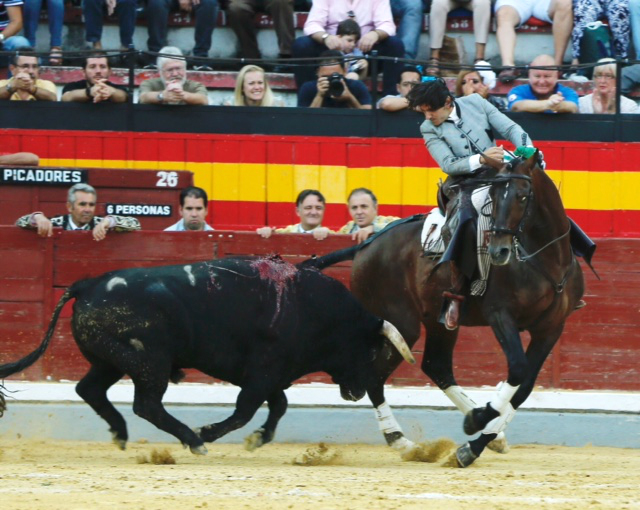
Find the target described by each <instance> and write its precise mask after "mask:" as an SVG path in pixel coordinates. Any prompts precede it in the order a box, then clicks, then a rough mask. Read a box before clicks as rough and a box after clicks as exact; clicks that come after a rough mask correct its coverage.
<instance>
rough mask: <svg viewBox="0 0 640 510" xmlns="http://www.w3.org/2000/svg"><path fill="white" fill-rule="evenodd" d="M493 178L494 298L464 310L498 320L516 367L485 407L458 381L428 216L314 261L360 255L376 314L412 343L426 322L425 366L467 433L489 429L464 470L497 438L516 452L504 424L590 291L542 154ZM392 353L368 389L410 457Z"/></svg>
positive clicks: (490, 290) (462, 460)
mask: <svg viewBox="0 0 640 510" xmlns="http://www.w3.org/2000/svg"><path fill="white" fill-rule="evenodd" d="M485 184H487V185H490V190H489V193H490V197H491V200H492V210H491V213H490V216H491V228H490V233H489V235H488V251H489V255H490V258H491V269H490V274H489V277H488V281H487V287H486V291H485V292H484V295H482V296H476V297H474V296H468V297H467V298H466V300H465V303H464V310H463V314H462V316H461V317H460V324H461V325H462V326H470V327H473V326H487V325H488V326H490V327H491V328H492V330H493V332H494V334H495V336H496V338H497V340H498V342H499V343H500V346H501V348H502V350H503V352H504V355H505V357H506V361H507V364H508V374H507V378H506V380H505V381H503V382H502V383H500V385H499V386H498V389H497V391H496V393H495V396H494V397H493V398H492V400H491V401H490V402H489V403H488V404H487V405H486V406H485V407H479V406H477V405H476V404H475V402H473V400H471V399H470V398H469V397H468V396H467V395H466V394H465V392H464V391H463V389H462V388H460V386H459V385H458V384H457V383H456V379H455V377H454V374H453V351H454V347H455V344H456V340H457V337H458V330H457V329H456V330H453V331H450V330H448V329H447V328H445V326H444V324H442V323H441V322H440V320H439V318H440V315H441V314H440V312H441V310H442V308H443V292H444V291H446V290H447V289H448V288H449V287H450V282H451V276H450V264H440V265H438V260H437V259H434V258H433V257H430V256H424V254H423V251H422V246H421V243H420V233H421V229H422V227H423V221H408V222H399V224H397V225H395V226H392V227H391V228H388V229H386V230H383V231H382V232H381V233H379V234H377V235H376V236H375V238H370V240H369V241H371V242H367V243H366V244H365V245H358V246H354V247H352V248H347V249H345V250H340V251H338V252H334V253H331V254H328V255H325V256H323V257H319V258H316V259H311V260H309V261H308V263H309V264H312V265H315V266H316V267H317V268H319V269H322V268H324V267H328V266H330V265H332V264H334V263H337V262H339V261H343V260H349V259H353V260H354V262H353V269H352V275H351V291H352V292H353V293H354V294H355V295H356V297H357V298H358V299H359V300H360V301H361V302H362V303H363V304H364V305H365V307H366V308H367V309H368V310H369V311H371V312H372V313H374V314H376V315H378V316H379V317H383V318H384V319H386V320H388V321H390V322H391V323H393V324H394V325H396V327H397V328H398V329H399V330H400V332H401V333H402V335H403V337H404V338H405V340H406V341H407V343H408V344H409V345H411V346H413V345H414V344H415V343H416V341H417V340H418V338H419V336H420V325H421V324H423V325H424V327H425V329H426V342H425V350H424V357H423V361H422V370H423V371H424V373H425V374H426V375H427V376H429V378H431V380H433V382H434V383H435V384H436V385H437V386H438V387H439V388H440V389H441V390H443V391H444V392H445V394H446V395H447V396H448V397H449V398H450V399H451V401H452V402H453V403H454V404H455V405H456V406H457V407H458V408H459V409H460V410H461V411H462V412H463V413H464V414H465V419H464V430H465V432H466V433H467V434H469V435H472V434H476V433H477V432H481V434H480V435H479V436H478V437H476V438H475V439H473V440H471V441H469V442H468V443H466V444H465V445H463V446H460V447H459V448H458V450H457V452H456V457H457V460H458V464H459V466H461V467H466V466H469V465H470V464H471V463H473V462H474V460H475V459H476V458H477V457H478V456H479V455H480V454H481V453H482V451H483V450H484V448H485V447H486V446H487V445H489V447H490V448H492V449H495V450H496V451H501V450H506V440H504V433H503V431H504V429H505V428H506V426H507V425H508V423H509V422H510V421H511V419H512V418H513V415H514V413H515V410H516V409H518V407H520V405H521V404H522V403H523V402H524V401H525V400H526V398H527V397H528V396H529V394H530V393H531V391H532V389H533V387H534V383H535V381H536V377H537V375H538V373H539V372H540V370H541V368H542V365H543V363H544V361H545V360H546V359H547V356H548V355H549V353H550V352H551V349H552V348H553V346H554V345H555V344H556V342H557V341H558V338H559V337H560V335H561V333H562V330H563V328H564V324H565V321H566V320H567V318H568V317H569V316H570V315H571V313H573V312H574V310H575V308H576V305H577V303H578V302H579V300H580V299H581V297H582V295H583V292H584V279H583V274H582V270H581V268H580V265H579V263H578V261H577V259H576V256H575V254H574V252H573V250H572V246H571V243H570V237H571V235H570V230H571V222H570V220H569V218H568V217H567V215H566V213H565V210H564V207H563V204H562V200H561V198H560V195H559V193H558V190H557V189H556V187H555V185H554V183H553V182H552V181H551V179H550V178H549V177H548V175H547V174H546V173H545V172H544V170H543V169H541V168H540V167H539V166H538V164H537V154H535V155H534V156H532V157H531V158H529V159H527V160H523V159H517V160H514V161H513V162H512V163H510V164H509V165H504V166H503V167H502V168H501V169H500V171H499V172H498V173H497V175H496V176H495V177H494V178H492V179H488V180H487V181H486V183H485ZM590 255H591V253H590V254H589V258H588V260H590ZM523 330H527V331H528V332H529V333H530V335H531V341H530V343H529V345H528V347H527V349H526V351H525V349H524V347H523V344H522V341H521V338H520V332H521V331H523ZM387 354H388V358H386V357H385V356H381V357H380V358H379V359H378V361H377V364H376V367H375V372H374V373H373V374H372V378H371V382H370V384H369V387H368V395H369V397H370V399H371V402H372V404H373V405H374V407H375V410H376V415H377V418H378V422H379V426H380V429H381V430H382V431H383V433H384V435H385V439H386V440H387V443H388V444H389V445H390V446H392V447H393V448H395V449H397V450H399V451H401V452H402V453H404V454H406V453H409V452H410V451H411V449H412V448H415V447H416V445H414V444H413V443H412V442H411V441H409V440H408V439H407V438H405V437H404V434H403V432H402V429H401V428H400V426H399V425H398V423H397V422H396V420H395V419H394V417H393V415H392V413H391V409H390V407H389V406H388V404H387V403H386V402H385V397H384V383H385V381H386V380H387V378H388V377H389V376H390V374H391V373H392V372H393V370H395V368H396V367H397V366H398V365H399V364H400V362H401V361H402V358H401V357H400V356H399V355H397V353H394V352H391V351H390V352H389V353H387ZM496 438H497V441H494V440H496ZM490 443H491V444H490Z"/></svg>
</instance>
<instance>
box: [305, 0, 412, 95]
mask: <svg viewBox="0 0 640 510" xmlns="http://www.w3.org/2000/svg"><path fill="white" fill-rule="evenodd" d="M349 18H351V19H353V20H354V21H356V22H357V23H358V25H360V29H361V31H362V37H361V39H360V41H359V43H358V48H360V49H361V50H362V52H363V53H364V54H368V53H370V52H371V51H372V50H376V51H377V52H378V55H379V56H381V57H392V58H394V57H396V58H402V57H403V56H404V44H402V41H401V40H400V39H399V38H398V37H396V36H395V33H396V26H395V24H394V23H393V17H392V16H391V7H390V5H389V0H353V1H352V0H314V2H313V5H312V6H311V10H310V11H309V17H308V18H307V22H306V23H305V24H304V34H305V35H304V36H302V37H298V38H297V39H296V40H295V41H294V43H293V56H294V57H296V58H311V57H317V56H319V55H320V54H321V53H322V52H323V51H325V50H327V49H329V50H342V41H341V40H340V38H339V37H338V36H337V35H336V32H337V30H338V24H339V23H340V22H341V21H342V20H345V19H349ZM380 63H381V67H382V70H383V73H384V75H383V81H382V93H383V94H384V95H389V94H393V93H394V91H395V86H396V83H397V82H398V77H399V76H400V73H401V72H402V67H403V64H402V63H401V62H397V61H395V60H393V59H391V60H386V61H384V62H383V61H380ZM294 75H295V78H296V85H297V86H298V89H300V88H301V87H302V85H303V84H304V83H306V82H308V81H311V80H312V79H313V67H311V66H303V65H301V66H298V67H296V68H295V69H294Z"/></svg>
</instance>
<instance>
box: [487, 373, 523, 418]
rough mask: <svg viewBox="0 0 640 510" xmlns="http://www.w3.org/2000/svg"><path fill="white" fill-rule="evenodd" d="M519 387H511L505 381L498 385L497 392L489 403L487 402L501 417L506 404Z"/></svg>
mask: <svg viewBox="0 0 640 510" xmlns="http://www.w3.org/2000/svg"><path fill="white" fill-rule="evenodd" d="M519 387H520V385H518V386H511V385H510V384H509V383H508V382H507V381H503V382H501V383H500V384H499V385H498V392H497V393H496V395H495V397H493V399H492V400H491V402H489V404H490V405H491V407H493V408H494V409H495V410H496V411H498V412H499V413H500V414H501V415H502V414H504V412H505V410H506V409H507V404H509V403H510V402H511V399H512V398H513V396H514V395H515V394H516V391H518V388H519ZM509 405H510V404H509ZM511 409H513V408H511Z"/></svg>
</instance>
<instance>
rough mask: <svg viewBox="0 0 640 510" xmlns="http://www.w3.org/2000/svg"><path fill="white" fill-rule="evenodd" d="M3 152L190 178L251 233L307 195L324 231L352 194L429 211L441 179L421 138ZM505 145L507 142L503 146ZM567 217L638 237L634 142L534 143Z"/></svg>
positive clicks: (233, 139) (41, 137)
mask: <svg viewBox="0 0 640 510" xmlns="http://www.w3.org/2000/svg"><path fill="white" fill-rule="evenodd" d="M0 132H2V137H3V151H6V152H10V151H20V150H24V151H31V152H36V153H38V155H39V156H40V157H41V162H42V164H45V165H49V166H56V165H59V166H63V167H78V168H86V167H104V168H129V169H156V170H167V171H171V170H188V171H191V172H193V173H194V182H195V184H196V185H197V186H200V187H202V188H204V189H205V190H206V191H207V193H208V194H209V199H210V200H211V206H210V208H209V223H210V224H211V225H213V226H214V227H216V228H222V229H229V230H250V229H253V228H256V227H259V226H263V225H272V226H284V225H288V224H292V223H297V221H298V220H297V218H296V216H295V213H294V208H293V206H292V202H293V201H294V199H295V197H296V195H297V193H298V192H299V191H301V190H302V189H305V188H316V189H319V190H321V191H322V192H323V193H324V195H325V196H326V198H327V212H326V215H325V222H324V223H325V225H326V226H329V227H332V228H336V227H340V226H342V225H344V224H345V223H346V222H347V221H348V219H349V217H348V213H347V210H346V207H345V205H344V204H345V202H346V197H347V195H348V193H349V191H350V190H351V189H353V188H355V187H360V186H365V187H368V188H371V189H373V190H374V192H375V193H376V194H377V196H378V199H379V202H380V213H381V214H384V215H396V216H409V215H411V214H415V213H419V212H425V210H428V209H430V208H431V207H433V206H435V205H436V189H437V183H438V180H439V179H444V178H445V177H446V176H445V174H443V173H442V172H441V171H440V170H439V169H438V167H437V165H436V163H435V161H434V160H433V159H432V158H431V157H430V156H429V154H428V151H427V150H426V149H425V147H424V144H423V141H422V140H421V139H420V138H356V137H353V138H345V137H328V136H313V137H310V136H306V137H303V136H274V135H237V134H225V135H216V134H192V133H189V134H185V133H168V134H167V133H138V132H122V133H117V132H94V131H85V132H78V131H61V130H56V131H54V130H11V129H6V130H0ZM507 145H508V144H507ZM537 146H538V147H539V148H540V149H542V151H543V152H544V155H545V160H546V161H547V171H548V173H549V175H550V176H551V178H552V179H553V180H554V182H555V183H556V184H557V186H558V187H559V189H560V193H561V195H562V199H563V202H564V205H565V208H566V209H567V211H568V213H569V215H570V216H571V217H572V218H573V219H574V220H576V221H577V222H578V223H579V224H580V225H581V226H582V228H583V229H584V230H585V231H587V233H589V234H590V235H592V236H595V237H635V238H638V237H640V205H639V202H638V200H637V197H636V190H638V189H640V172H639V171H638V169H637V164H636V162H637V161H638V160H640V143H622V142H613V143H601V142H563V141H546V142H538V143H537Z"/></svg>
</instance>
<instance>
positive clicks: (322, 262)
mask: <svg viewBox="0 0 640 510" xmlns="http://www.w3.org/2000/svg"><path fill="white" fill-rule="evenodd" d="M362 246H363V245H361V244H356V245H353V246H350V247H349V248H343V249H342V250H337V251H334V252H331V253H327V254H326V255H322V256H321V257H316V256H315V255H314V256H313V257H311V258H310V259H307V260H303V261H302V262H299V263H298V264H297V266H298V267H299V268H300V269H303V268H308V267H312V268H315V269H318V270H320V271H322V270H323V269H324V268H325V267H329V266H333V265H334V264H337V263H338V262H344V261H345V260H353V258H354V257H355V256H356V253H358V251H360V250H361V249H362Z"/></svg>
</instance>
